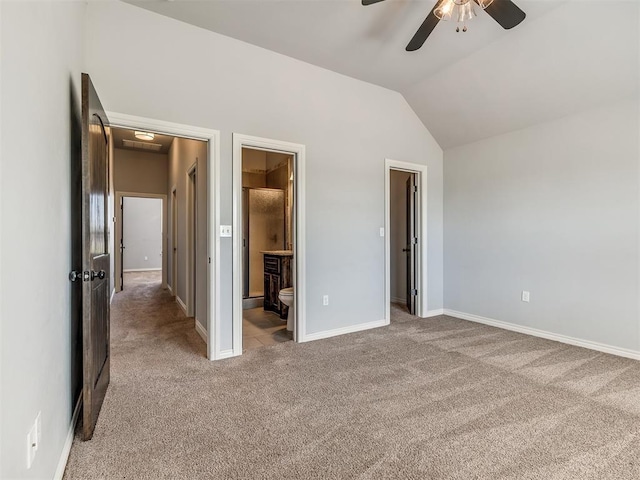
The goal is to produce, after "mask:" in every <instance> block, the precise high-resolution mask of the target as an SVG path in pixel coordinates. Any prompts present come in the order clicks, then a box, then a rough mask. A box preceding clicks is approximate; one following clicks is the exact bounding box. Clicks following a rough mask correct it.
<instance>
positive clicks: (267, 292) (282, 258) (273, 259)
mask: <svg viewBox="0 0 640 480" xmlns="http://www.w3.org/2000/svg"><path fill="white" fill-rule="evenodd" d="M262 253H263V254H264V309H265V310H269V311H272V312H276V313H277V314H278V315H280V318H282V319H286V318H287V313H288V309H289V307H287V306H286V305H284V304H283V303H282V302H281V301H280V299H279V298H278V294H279V293H280V290H282V289H283V288H287V287H291V286H292V285H291V259H292V258H293V252H292V251H291V250H280V251H274V252H262Z"/></svg>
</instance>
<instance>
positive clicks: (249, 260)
mask: <svg viewBox="0 0 640 480" xmlns="http://www.w3.org/2000/svg"><path fill="white" fill-rule="evenodd" d="M293 177H294V171H293V155H292V154H290V153H283V152H273V151H267V150H260V149H255V148H243V149H242V202H241V211H242V226H243V229H242V285H243V292H242V299H243V300H242V308H243V315H242V343H243V349H245V350H246V349H252V348H257V347H261V346H265V345H272V344H274V343H280V342H285V341H288V340H291V339H292V338H293V328H294V322H295V319H294V311H293V310H292V311H290V307H291V305H292V302H293V272H292V259H293V245H294V239H293V235H292V229H291V225H292V220H291V219H292V216H293V204H294V201H295V200H294V189H293Z"/></svg>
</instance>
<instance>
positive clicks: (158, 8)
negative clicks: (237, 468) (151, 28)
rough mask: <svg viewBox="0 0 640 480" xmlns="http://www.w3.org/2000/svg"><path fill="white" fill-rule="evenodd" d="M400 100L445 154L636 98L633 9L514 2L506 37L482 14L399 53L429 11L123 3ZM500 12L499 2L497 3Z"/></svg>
mask: <svg viewBox="0 0 640 480" xmlns="http://www.w3.org/2000/svg"><path fill="white" fill-rule="evenodd" d="M126 1H127V2H128V3H132V4H135V5H139V6H141V7H143V8H146V9H148V10H151V11H155V12H158V13H161V14H163V15H166V16H169V17H173V18H176V19H178V20H181V21H184V22H187V23H190V24H193V25H196V26H199V27H202V28H205V29H208V30H212V31H215V32H218V33H221V34H223V35H227V36H230V37H234V38H237V39H239V40H243V41H245V42H248V43H251V44H254V45H258V46H260V47H263V48H267V49H269V50H273V51H276V52H279V53H282V54H284V55H288V56H290V57H294V58H297V59H300V60H303V61H306V62H308V63H312V64H315V65H318V66H321V67H324V68H327V69H330V70H333V71H336V72H339V73H342V74H345V75H349V76H351V77H354V78H358V79H361V80H364V81H367V82H371V83H374V84H378V85H381V86H384V87H387V88H390V89H393V90H396V91H398V92H400V93H402V94H403V95H404V96H405V98H406V99H407V101H408V102H409V104H410V105H411V106H412V107H413V109H414V110H415V111H416V113H417V114H418V116H419V117H420V119H421V120H422V121H423V123H424V124H425V126H426V127H427V128H428V129H429V130H430V131H431V133H432V134H433V135H434V137H435V138H436V140H437V141H438V142H439V143H440V145H441V146H442V147H443V148H448V147H451V146H455V145H460V144H464V143H468V142H471V141H474V140H478V139H481V138H486V137H489V136H493V135H497V134H500V133H504V132H507V131H511V130H514V129H518V128H524V127H527V126H530V125H534V124H536V123H540V122H542V121H546V120H549V119H553V118H558V117H561V116H564V115H567V114H570V113H574V112H577V111H580V110H584V109H586V108H589V107H590V106H596V105H600V104H603V103H606V102H611V101H614V100H616V99H621V98H623V97H625V96H630V95H632V94H637V92H638V72H639V63H640V58H639V43H640V42H639V19H640V13H639V10H640V8H639V4H640V2H638V1H637V0H620V1H618V0H516V3H517V4H518V5H519V6H520V7H521V8H522V9H523V10H524V11H525V12H526V13H527V19H526V20H525V21H524V22H523V23H522V24H521V25H519V26H518V27H516V28H514V29H513V30H508V31H506V30H503V29H502V28H501V27H500V26H499V25H498V24H497V23H496V22H495V21H493V19H491V17H489V16H488V15H487V14H486V13H485V12H482V11H481V10H480V9H479V8H477V10H478V17H477V18H476V19H473V20H471V21H470V22H469V31H468V32H466V33H456V32H455V30H454V28H455V24H452V23H451V22H448V23H445V22H440V24H439V25H438V26H437V27H436V29H435V31H434V32H433V33H432V34H431V36H430V37H429V39H428V40H427V42H426V43H425V45H424V46H423V47H422V48H421V49H420V50H418V51H417V52H406V51H405V46H406V44H407V43H408V42H409V40H410V39H411V37H412V36H413V34H414V32H415V31H416V29H417V28H418V27H419V26H420V24H421V23H422V21H423V20H424V18H425V16H426V15H427V14H428V12H429V11H430V10H431V8H432V7H433V5H434V3H435V1H434V0H386V1H384V2H382V3H379V4H376V5H371V6H368V7H363V6H362V5H361V2H360V0H295V1H294V0H212V1H201V0H200V1H198V0H175V1H166V0H158V1H142V0H126ZM495 1H500V0H495Z"/></svg>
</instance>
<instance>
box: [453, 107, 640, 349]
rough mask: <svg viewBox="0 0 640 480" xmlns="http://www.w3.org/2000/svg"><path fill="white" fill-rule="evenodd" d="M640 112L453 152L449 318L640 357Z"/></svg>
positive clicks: (572, 121) (612, 112)
mask: <svg viewBox="0 0 640 480" xmlns="http://www.w3.org/2000/svg"><path fill="white" fill-rule="evenodd" d="M639 113H640V112H639V108H638V98H637V97H634V98H631V99H628V100H627V101H624V102H622V103H617V104H614V105H610V106H606V107H602V108H599V109H596V110H590V111H587V112H583V113H581V114H576V115H572V116H569V117H565V118H561V119H559V120H555V121H552V122H548V123H544V124H541V125H537V126H535V127H531V128H527V129H524V130H519V131H515V132H512V133H508V134H505V135H500V136H497V137H493V138H489V139H487V140H482V141H479V142H475V143H472V144H469V145H465V146H462V147H458V148H453V149H450V150H447V151H446V152H445V307H446V308H449V309H453V310H456V311H461V312H465V313H471V314H476V315H480V316H484V317H489V318H492V319H496V320H502V321H505V322H510V323H514V324H517V325H523V326H527V327H533V328H537V329H541V330H545V331H548V332H552V333H557V334H562V335H568V336H571V337H576V338H578V339H583V340H590V341H594V342H599V343H603V344H607V345H611V346H616V347H622V348H628V349H632V350H640V338H639V334H640V329H639V326H640V325H639V323H640V320H639V317H638V313H639V312H638V287H639V283H638V265H639V264H638V261H639V252H638V247H639V244H638V240H639V238H638V219H639V216H638V215H639V207H638V195H639V192H640V190H639V184H638V174H639V169H638V161H639V159H640V152H639V140H640V139H639V132H640V123H639V118H640V115H639ZM522 290H527V291H530V292H531V302H530V303H524V302H522V301H521V300H520V295H521V291H522Z"/></svg>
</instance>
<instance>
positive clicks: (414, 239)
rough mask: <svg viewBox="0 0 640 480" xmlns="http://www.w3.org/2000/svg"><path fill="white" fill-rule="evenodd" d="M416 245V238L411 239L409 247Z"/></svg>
mask: <svg viewBox="0 0 640 480" xmlns="http://www.w3.org/2000/svg"><path fill="white" fill-rule="evenodd" d="M417 244H418V237H413V238H412V239H411V245H417Z"/></svg>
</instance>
